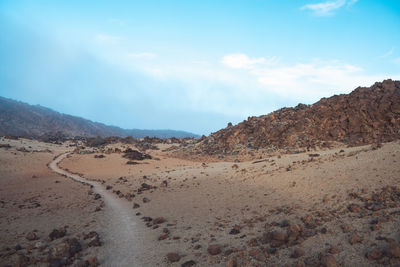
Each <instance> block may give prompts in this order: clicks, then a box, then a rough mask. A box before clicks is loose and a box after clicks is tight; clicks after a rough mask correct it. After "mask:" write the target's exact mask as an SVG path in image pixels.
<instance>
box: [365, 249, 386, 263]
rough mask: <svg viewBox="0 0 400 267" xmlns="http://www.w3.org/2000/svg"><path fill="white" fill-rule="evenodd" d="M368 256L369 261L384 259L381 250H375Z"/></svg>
mask: <svg viewBox="0 0 400 267" xmlns="http://www.w3.org/2000/svg"><path fill="white" fill-rule="evenodd" d="M366 256H367V258H368V260H370V261H373V260H379V259H381V258H382V257H383V254H382V252H381V251H380V250H379V249H377V248H375V249H373V250H372V251H371V252H369V253H367V255H366Z"/></svg>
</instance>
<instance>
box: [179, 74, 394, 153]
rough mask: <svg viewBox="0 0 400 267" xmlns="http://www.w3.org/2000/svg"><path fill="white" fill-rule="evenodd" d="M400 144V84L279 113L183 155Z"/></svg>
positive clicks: (236, 128)
mask: <svg viewBox="0 0 400 267" xmlns="http://www.w3.org/2000/svg"><path fill="white" fill-rule="evenodd" d="M397 139H400V81H392V80H390V79H389V80H384V81H383V82H376V83H375V84H374V85H372V86H371V87H357V88H356V89H354V90H353V91H352V92H351V93H349V94H341V95H334V96H331V97H329V98H321V99H320V100H319V101H318V102H316V103H314V104H311V105H305V104H299V105H297V106H296V107H291V108H282V109H279V110H276V111H274V112H271V113H269V114H267V115H262V116H259V117H255V116H254V117H249V118H248V119H247V120H244V121H243V122H241V123H239V124H237V125H234V126H233V125H232V124H231V123H229V124H228V127H226V128H224V129H221V130H219V131H217V132H214V133H212V134H210V135H209V136H208V137H204V136H203V137H202V138H201V139H200V140H199V141H198V142H197V143H196V144H195V145H194V146H192V147H186V148H183V151H184V152H185V153H189V154H206V155H218V154H224V155H228V154H231V155H235V154H237V153H240V152H241V151H244V150H246V149H267V150H271V151H275V150H277V149H286V150H291V149H298V148H307V149H310V148H313V147H316V146H323V145H324V143H326V142H331V141H336V142H341V143H344V144H347V145H362V144H371V143H379V142H388V141H392V140H397Z"/></svg>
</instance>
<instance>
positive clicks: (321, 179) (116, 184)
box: [0, 139, 400, 266]
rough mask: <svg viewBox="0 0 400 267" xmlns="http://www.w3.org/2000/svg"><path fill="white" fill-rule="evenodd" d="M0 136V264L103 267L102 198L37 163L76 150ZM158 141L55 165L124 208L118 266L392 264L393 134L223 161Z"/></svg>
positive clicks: (399, 145) (398, 209)
mask: <svg viewBox="0 0 400 267" xmlns="http://www.w3.org/2000/svg"><path fill="white" fill-rule="evenodd" d="M1 144H3V145H2V146H3V147H2V148H0V149H1V150H0V163H1V168H0V183H1V186H0V190H1V191H0V201H1V202H0V204H1V206H0V212H1V214H0V215H1V216H0V226H1V235H0V238H1V241H2V242H1V243H2V246H3V247H1V248H0V249H1V251H0V261H1V266H27V265H34V264H36V265H37V266H41V265H43V266H48V265H51V264H53V265H51V266H63V264H64V265H71V266H97V264H100V265H103V266H112V265H110V259H111V258H112V257H113V255H112V254H111V255H108V254H107V253H106V252H107V251H109V246H110V244H111V243H110V242H108V239H107V236H108V234H109V233H108V231H109V227H107V225H108V224H107V221H105V219H104V218H105V217H106V215H107V205H105V204H104V202H103V200H102V199H103V198H102V197H101V196H100V197H99V196H97V195H96V193H95V192H93V190H92V189H91V188H90V186H88V185H85V184H82V183H78V182H74V181H72V180H71V179H69V178H67V177H63V176H60V175H57V174H55V173H54V172H52V171H51V170H50V169H48V168H47V166H46V165H47V164H48V163H49V162H51V161H52V160H53V158H54V157H55V156H56V155H58V154H61V153H63V152H66V151H70V152H72V151H73V150H74V149H75V147H74V146H73V145H72V144H69V143H65V144H63V145H52V144H44V143H39V142H36V141H29V140H24V139H21V140H8V139H3V140H1ZM6 144H9V145H10V147H8V146H7V145H6ZM158 146H159V150H148V151H147V152H146V153H148V154H149V155H151V157H152V158H151V159H142V160H130V159H128V158H126V157H123V156H124V153H123V151H126V150H127V149H128V148H131V149H132V150H136V148H135V147H133V146H129V145H126V144H119V143H116V144H112V145H108V146H106V147H104V148H86V149H80V150H75V152H74V153H71V154H70V155H68V157H67V158H65V159H64V160H62V161H61V163H60V164H59V166H60V167H61V168H63V169H64V170H68V171H69V172H71V173H75V174H78V175H80V176H81V177H84V178H85V179H88V180H90V181H94V182H97V183H99V184H101V185H102V187H103V188H104V190H105V192H107V193H108V194H112V195H113V196H114V197H115V198H117V199H119V200H120V201H121V203H125V204H124V205H128V206H129V209H130V210H131V212H132V215H133V217H132V218H133V219H132V227H134V228H136V229H137V230H138V231H139V232H140V234H138V235H137V239H135V237H133V240H132V242H133V243H134V244H136V246H134V247H132V248H130V250H129V249H127V250H126V252H124V253H127V254H129V253H133V254H135V253H136V254H138V255H139V256H138V257H137V262H135V263H132V264H131V265H128V266H379V265H390V266H396V265H400V246H399V241H400V230H399V222H400V184H399V182H400V164H399V162H400V142H391V143H385V144H383V145H382V146H370V145H368V146H361V147H345V146H335V147H334V148H330V149H327V148H326V149H320V150H315V151H308V152H307V151H303V152H302V151H299V153H295V154H284V153H275V154H273V155H262V156H260V157H259V159H256V160H254V159H253V160H240V159H236V160H234V159H232V161H223V160H220V161H216V160H215V159H211V158H210V159H207V158H203V159H202V161H194V160H190V159H179V158H174V157H172V156H171V155H170V154H169V152H167V151H166V149H167V148H168V147H169V145H158ZM22 147H24V148H23V149H22ZM128 151H129V150H128ZM127 162H129V163H130V164H127ZM109 219H110V218H108V220H109ZM111 219H112V218H111ZM55 231H56V232H55ZM31 237H32V238H31ZM32 239H33V240H32ZM114 241H115V240H114ZM117 241H118V240H117ZM91 242H94V243H96V244H95V245H93V244H92V245H90V243H91ZM104 255H108V256H107V257H105V256H104ZM118 257H123V254H122V256H121V254H119V256H118ZM114 260H115V259H114ZM117 260H118V259H117ZM114 262H115V261H114ZM57 264H58V265H57Z"/></svg>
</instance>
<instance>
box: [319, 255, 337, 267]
mask: <svg viewBox="0 0 400 267" xmlns="http://www.w3.org/2000/svg"><path fill="white" fill-rule="evenodd" d="M321 264H322V265H323V266H325V267H337V266H339V265H338V264H337V262H336V259H335V257H334V256H332V255H324V256H322V257H321Z"/></svg>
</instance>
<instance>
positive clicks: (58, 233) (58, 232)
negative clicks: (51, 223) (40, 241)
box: [49, 228, 67, 240]
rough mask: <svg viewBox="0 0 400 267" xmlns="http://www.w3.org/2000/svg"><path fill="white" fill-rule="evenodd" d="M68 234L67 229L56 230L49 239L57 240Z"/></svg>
mask: <svg viewBox="0 0 400 267" xmlns="http://www.w3.org/2000/svg"><path fill="white" fill-rule="evenodd" d="M66 233H67V229H65V228H60V229H54V230H53V231H51V233H50V234H49V238H50V239H51V240H55V239H58V238H61V237H64V236H65V235H66Z"/></svg>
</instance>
